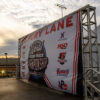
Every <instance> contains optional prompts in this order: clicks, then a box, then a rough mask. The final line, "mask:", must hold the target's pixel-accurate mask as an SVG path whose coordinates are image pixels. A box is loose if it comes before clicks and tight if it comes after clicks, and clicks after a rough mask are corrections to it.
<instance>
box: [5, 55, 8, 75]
mask: <svg viewBox="0 0 100 100" xmlns="http://www.w3.org/2000/svg"><path fill="white" fill-rule="evenodd" d="M4 54H5V57H6V73H7V75H8V67H7V55H8V53H4Z"/></svg>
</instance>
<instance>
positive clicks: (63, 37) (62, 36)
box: [58, 32, 67, 41]
mask: <svg viewBox="0 0 100 100" xmlns="http://www.w3.org/2000/svg"><path fill="white" fill-rule="evenodd" d="M61 40H67V38H65V32H61V33H60V38H59V40H58V41H61Z"/></svg>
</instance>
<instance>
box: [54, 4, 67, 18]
mask: <svg viewBox="0 0 100 100" xmlns="http://www.w3.org/2000/svg"><path fill="white" fill-rule="evenodd" d="M56 6H58V7H59V8H61V14H62V17H63V9H67V8H66V7H65V6H64V5H61V4H57V5H56Z"/></svg>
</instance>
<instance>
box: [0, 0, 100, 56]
mask: <svg viewBox="0 0 100 100" xmlns="http://www.w3.org/2000/svg"><path fill="white" fill-rule="evenodd" d="M58 3H59V4H63V5H64V6H65V7H66V8H67V10H63V15H64V16H65V15H67V14H69V13H71V12H73V11H75V10H76V9H79V8H81V7H82V6H85V5H86V4H90V5H92V6H95V7H96V8H97V9H96V12H97V22H98V23H97V24H98V25H99V24H100V13H99V12H100V11H99V9H100V1H99V0H35V2H34V0H20V1H18V0H1V1H0V49H1V51H0V53H3V52H7V51H8V52H9V54H11V55H12V54H13V55H16V54H17V45H18V43H17V40H18V38H20V37H22V36H24V35H26V34H29V33H31V32H33V31H34V30H36V29H38V28H40V27H43V26H44V25H47V24H49V23H51V22H53V21H55V20H57V19H59V18H61V17H62V16H61V9H60V8H59V7H57V6H56V5H57V4H58Z"/></svg>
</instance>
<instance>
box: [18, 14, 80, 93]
mask: <svg viewBox="0 0 100 100" xmlns="http://www.w3.org/2000/svg"><path fill="white" fill-rule="evenodd" d="M79 40H80V13H79V12H77V13H74V14H71V15H69V16H65V17H64V18H62V19H60V20H58V21H55V22H53V23H52V24H50V25H48V26H45V27H44V28H42V29H39V30H37V31H35V32H33V33H31V34H29V35H27V36H25V37H22V38H21V39H19V43H20V74H21V78H24V79H29V77H30V76H32V78H34V79H37V80H39V79H41V78H43V79H44V80H45V82H46V84H47V85H48V86H49V87H50V88H54V89H57V90H60V91H64V92H68V93H72V94H77V76H78V58H79Z"/></svg>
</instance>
